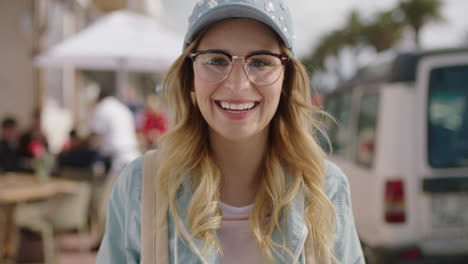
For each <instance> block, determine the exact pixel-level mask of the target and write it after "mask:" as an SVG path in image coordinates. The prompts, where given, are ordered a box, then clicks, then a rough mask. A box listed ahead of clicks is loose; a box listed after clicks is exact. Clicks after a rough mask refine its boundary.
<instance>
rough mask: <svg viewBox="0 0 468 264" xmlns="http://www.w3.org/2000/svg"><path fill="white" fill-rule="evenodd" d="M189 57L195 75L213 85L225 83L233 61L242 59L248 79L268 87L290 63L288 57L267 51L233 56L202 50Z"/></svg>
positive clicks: (221, 52) (220, 51)
mask: <svg viewBox="0 0 468 264" xmlns="http://www.w3.org/2000/svg"><path fill="white" fill-rule="evenodd" d="M188 57H189V58H190V59H192V61H193V68H194V71H195V74H197V75H198V76H199V77H200V79H202V80H204V81H206V82H208V83H211V84H216V83H220V82H222V81H224V80H225V79H226V78H227V77H228V76H229V74H230V73H231V70H232V63H233V61H234V60H236V59H240V60H242V61H243V66H244V67H243V68H244V72H245V74H246V75H247V78H248V79H249V80H250V81H251V82H252V83H254V84H256V85H258V86H267V85H270V84H273V83H275V82H276V81H278V79H279V77H280V76H281V73H282V71H283V65H284V64H285V63H286V62H288V61H289V57H288V56H285V55H281V54H275V53H271V52H266V51H260V52H254V53H251V54H249V55H246V56H233V55H231V54H229V53H227V52H225V51H223V50H202V51H197V52H193V53H191V54H189V55H188Z"/></svg>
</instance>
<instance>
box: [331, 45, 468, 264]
mask: <svg viewBox="0 0 468 264" xmlns="http://www.w3.org/2000/svg"><path fill="white" fill-rule="evenodd" d="M325 101H326V104H325V108H326V110H327V111H328V112H329V113H331V114H332V115H333V116H334V117H335V118H336V119H337V120H338V122H339V125H338V126H332V127H331V128H330V136H331V139H332V145H333V148H334V150H333V155H332V160H333V161H334V162H335V163H337V164H338V165H339V166H340V167H341V168H342V169H343V170H344V171H345V173H346V174H347V175H348V178H349V182H350V186H351V192H352V194H351V196H352V202H353V211H354V216H355V219H356V226H357V229H358V233H359V236H360V238H361V241H362V243H363V249H364V252H365V255H366V258H367V263H368V264H373V263H379V264H380V263H444V264H447V263H460V264H461V263H465V264H466V263H468V48H466V49H446V50H433V51H426V52H415V53H404V54H399V55H397V56H395V57H394V58H393V59H391V60H389V61H388V62H386V63H380V64H378V65H371V66H369V67H367V68H365V69H363V70H362V71H360V72H359V73H358V74H357V75H356V77H355V78H353V79H352V80H351V81H349V82H347V83H345V84H343V85H342V86H340V87H339V88H338V89H337V90H336V91H334V92H333V93H331V94H329V95H327V97H326V99H325Z"/></svg>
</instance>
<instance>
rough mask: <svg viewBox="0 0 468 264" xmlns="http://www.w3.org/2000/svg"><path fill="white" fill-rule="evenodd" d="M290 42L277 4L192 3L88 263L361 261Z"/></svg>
mask: <svg viewBox="0 0 468 264" xmlns="http://www.w3.org/2000/svg"><path fill="white" fill-rule="evenodd" d="M292 40H293V29H292V25H291V17H290V13H289V10H288V8H287V6H286V4H285V3H284V2H283V1H282V0H265V1H259V0H257V1H252V0H209V1H202V2H200V3H199V4H197V6H195V8H194V11H193V14H192V16H191V18H190V22H189V29H188V32H187V34H186V37H185V45H184V52H183V53H182V55H181V56H180V57H179V58H178V60H177V61H176V62H175V63H174V65H173V66H172V68H171V70H170V71H169V72H168V74H167V76H166V80H165V84H164V93H165V94H164V95H165V99H166V103H167V104H168V106H169V107H170V109H171V110H172V115H173V120H172V122H173V126H172V128H171V129H170V130H169V131H168V133H167V134H166V135H165V136H163V137H162V138H161V141H160V144H159V149H158V150H157V152H155V151H154V152H150V153H148V154H146V155H145V158H144V167H143V159H138V160H136V161H135V162H133V163H132V164H131V165H130V166H129V167H128V168H127V169H126V171H125V172H124V173H123V174H122V175H121V176H120V177H119V180H118V181H117V183H116V186H115V188H114V191H113V193H112V196H111V201H110V206H109V214H108V215H109V217H108V221H107V229H106V234H105V236H104V239H103V242H102V245H101V248H100V251H99V255H98V263H113V264H115V263H140V261H141V262H142V263H144V264H146V263H223V264H230V263H304V264H305V263H308V264H311V263H315V264H319V263H320V264H322V263H352V264H356V263H357V264H360V263H364V260H363V257H362V251H361V248H360V244H359V240H358V237H357V234H356V230H355V227H354V220H353V215H352V211H351V205H350V197H349V188H348V183H347V181H346V177H345V175H344V174H343V172H342V171H341V170H340V169H338V168H337V167H336V166H335V165H333V164H332V163H331V162H328V161H326V160H325V154H324V153H323V151H322V149H321V148H320V146H319V144H318V143H317V141H316V139H315V133H317V131H318V130H320V127H321V124H320V123H319V122H318V121H317V120H315V119H314V117H315V116H317V115H318V114H320V113H321V112H320V110H319V109H316V108H314V107H313V106H312V105H311V103H310V102H311V100H310V98H311V97H310V87H309V80H308V77H307V73H306V71H305V70H304V67H303V66H302V64H301V63H300V62H299V61H298V60H297V59H296V58H295V57H294V53H293V44H292ZM153 160H154V162H152V161H153ZM142 171H145V173H142ZM142 178H143V179H142ZM142 182H143V183H142ZM148 182H149V183H150V184H148ZM151 182H154V184H151ZM141 192H142V193H143V198H141V197H142V195H141V194H140V193H141ZM148 193H150V194H154V197H153V198H151V196H148ZM147 197H150V198H149V200H148V198H147ZM148 201H149V202H148ZM152 202H154V206H155V212H153V211H151V208H154V207H153V204H152ZM140 203H142V204H143V207H141V206H140ZM148 204H151V206H148ZM148 208H149V209H150V211H148ZM142 215H143V219H142ZM148 217H149V218H148ZM141 219H142V220H141ZM148 219H149V220H148ZM140 230H141V231H140ZM148 238H149V239H148ZM140 241H144V243H143V245H142V244H141V243H140ZM145 241H146V242H145ZM152 252H155V253H154V254H153V253H152Z"/></svg>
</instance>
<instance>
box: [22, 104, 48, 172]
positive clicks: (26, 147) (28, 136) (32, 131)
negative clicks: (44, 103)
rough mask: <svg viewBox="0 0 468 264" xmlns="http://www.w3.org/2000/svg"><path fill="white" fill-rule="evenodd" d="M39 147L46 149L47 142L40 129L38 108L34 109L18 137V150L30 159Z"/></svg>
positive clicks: (25, 157) (23, 156) (24, 157)
mask: <svg viewBox="0 0 468 264" xmlns="http://www.w3.org/2000/svg"><path fill="white" fill-rule="evenodd" d="M39 145H41V146H39ZM40 148H43V149H44V151H48V149H49V144H48V142H47V138H46V136H45V135H44V132H43V131H42V122H41V111H40V109H34V110H33V113H32V119H31V125H30V126H29V128H28V129H27V130H26V131H25V132H24V133H23V134H22V135H21V137H20V139H19V152H20V155H21V157H22V158H23V159H25V160H30V159H32V158H34V154H35V153H34V152H35V151H36V149H40ZM28 167H30V166H28Z"/></svg>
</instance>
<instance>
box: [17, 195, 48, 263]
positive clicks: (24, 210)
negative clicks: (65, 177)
mask: <svg viewBox="0 0 468 264" xmlns="http://www.w3.org/2000/svg"><path fill="white" fill-rule="evenodd" d="M46 207H47V201H41V202H35V203H23V204H19V205H18V206H17V207H16V210H15V224H16V226H17V227H20V228H26V229H28V230H30V231H33V232H37V233H39V234H40V235H41V237H42V245H43V252H44V253H43V255H44V263H46V264H54V263H55V243H54V232H53V227H52V225H51V224H50V223H49V222H48V221H47V220H46V218H45V215H44V212H45V210H46Z"/></svg>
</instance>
